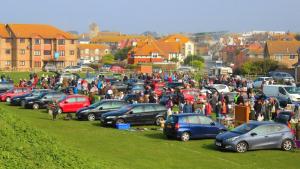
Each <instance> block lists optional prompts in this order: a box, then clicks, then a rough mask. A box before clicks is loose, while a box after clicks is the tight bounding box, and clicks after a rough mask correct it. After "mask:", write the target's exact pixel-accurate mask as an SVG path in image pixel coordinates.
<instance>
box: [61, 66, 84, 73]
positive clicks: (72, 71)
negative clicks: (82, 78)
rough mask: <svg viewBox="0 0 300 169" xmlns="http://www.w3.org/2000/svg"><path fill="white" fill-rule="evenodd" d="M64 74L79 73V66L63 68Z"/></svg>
mask: <svg viewBox="0 0 300 169" xmlns="http://www.w3.org/2000/svg"><path fill="white" fill-rule="evenodd" d="M64 72H71V73H74V72H81V67H80V66H67V67H65V68H64Z"/></svg>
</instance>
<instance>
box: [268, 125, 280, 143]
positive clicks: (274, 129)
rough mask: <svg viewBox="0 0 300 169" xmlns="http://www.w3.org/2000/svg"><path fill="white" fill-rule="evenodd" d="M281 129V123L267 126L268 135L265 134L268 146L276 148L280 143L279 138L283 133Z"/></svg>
mask: <svg viewBox="0 0 300 169" xmlns="http://www.w3.org/2000/svg"><path fill="white" fill-rule="evenodd" d="M283 129H284V127H283V126H281V125H276V124H274V125H270V126H269V130H268V135H267V136H268V142H269V145H268V147H269V148H277V147H278V146H279V145H280V144H281V141H282V139H281V138H282V136H283V135H284V134H283V132H282V130H283Z"/></svg>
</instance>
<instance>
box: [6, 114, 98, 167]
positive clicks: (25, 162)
mask: <svg viewBox="0 0 300 169" xmlns="http://www.w3.org/2000/svg"><path fill="white" fill-rule="evenodd" d="M0 126H1V127H0V140H1V141H0V168H1V167H4V168H7V169H10V168H12V169H18V168H98V167H96V166H92V165H90V163H89V162H88V161H87V159H85V157H80V156H78V153H77V151H75V150H73V149H70V148H66V147H63V146H61V144H60V142H58V141H57V140H56V139H54V138H53V137H50V136H48V135H47V134H45V133H44V132H42V131H40V130H38V129H34V128H33V127H30V125H29V124H27V123H24V121H22V120H20V119H19V118H16V117H15V116H12V115H10V114H8V113H7V112H5V111H3V109H0Z"/></svg>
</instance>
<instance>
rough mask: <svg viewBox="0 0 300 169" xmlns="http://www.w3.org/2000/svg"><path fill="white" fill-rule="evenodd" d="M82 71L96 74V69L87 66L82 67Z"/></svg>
mask: <svg viewBox="0 0 300 169" xmlns="http://www.w3.org/2000/svg"><path fill="white" fill-rule="evenodd" d="M80 71H82V72H94V71H95V69H93V68H91V67H90V66H87V65H81V66H80Z"/></svg>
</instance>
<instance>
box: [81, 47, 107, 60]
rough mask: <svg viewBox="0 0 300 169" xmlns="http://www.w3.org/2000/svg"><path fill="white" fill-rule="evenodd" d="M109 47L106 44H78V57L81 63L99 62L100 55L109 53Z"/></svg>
mask: <svg viewBox="0 0 300 169" xmlns="http://www.w3.org/2000/svg"><path fill="white" fill-rule="evenodd" d="M109 53H110V49H109V47H108V46H106V45H98V44H79V45H78V57H79V59H80V62H81V63H92V62H99V61H101V59H102V56H104V55H106V54H109Z"/></svg>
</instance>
